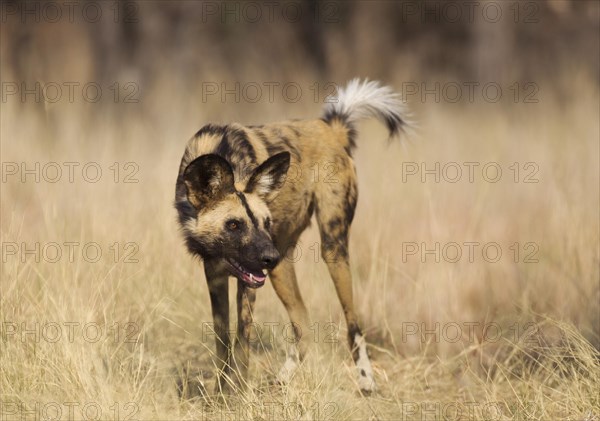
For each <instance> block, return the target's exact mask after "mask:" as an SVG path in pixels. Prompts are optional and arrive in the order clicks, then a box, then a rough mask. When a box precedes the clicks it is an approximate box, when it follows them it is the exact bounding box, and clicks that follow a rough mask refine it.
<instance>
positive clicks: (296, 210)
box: [176, 80, 405, 392]
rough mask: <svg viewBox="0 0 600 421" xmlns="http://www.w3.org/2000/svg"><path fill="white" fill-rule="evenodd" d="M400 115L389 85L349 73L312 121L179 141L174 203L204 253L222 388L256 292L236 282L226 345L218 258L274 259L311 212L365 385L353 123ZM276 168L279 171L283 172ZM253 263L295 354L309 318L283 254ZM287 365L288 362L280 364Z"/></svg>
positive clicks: (235, 370) (395, 122) (243, 364)
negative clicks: (353, 239)
mask: <svg viewBox="0 0 600 421" xmlns="http://www.w3.org/2000/svg"><path fill="white" fill-rule="evenodd" d="M403 113H404V110H403V107H402V103H401V102H400V100H399V98H398V96H397V95H396V94H394V93H393V92H392V90H391V89H390V88H388V87H382V86H380V85H379V84H378V83H377V82H368V81H365V82H360V81H358V80H354V81H352V82H350V83H349V84H348V86H347V87H346V88H345V89H343V90H340V91H339V93H338V96H337V97H336V98H331V99H330V102H329V103H328V104H327V106H326V107H325V110H324V112H323V117H322V118H320V119H315V120H301V121H285V122H279V123H271V124H265V125H261V126H249V127H245V126H242V125H239V124H229V125H223V126H217V125H207V126H204V127H203V128H202V129H201V130H199V131H198V132H197V133H196V135H195V136H194V137H192V138H191V139H190V140H189V141H188V144H187V147H186V150H185V153H184V155H183V158H182V160H181V165H180V169H179V176H178V179H177V191H176V207H177V210H178V213H179V222H180V224H181V227H182V229H183V232H184V235H185V238H186V242H187V246H188V249H189V251H190V252H191V253H193V254H195V255H198V256H200V257H201V258H202V259H203V260H204V265H205V273H206V277H207V280H208V283H209V290H210V296H211V304H212V308H213V317H214V321H215V331H216V334H217V337H218V340H217V355H218V358H219V361H220V365H219V368H220V372H219V382H218V387H219V388H220V389H221V390H223V389H227V388H228V383H227V382H226V381H225V378H226V377H227V376H232V375H233V379H234V380H236V379H237V381H238V382H241V381H242V380H243V378H244V377H245V373H246V371H247V366H248V335H249V332H248V324H249V323H250V322H251V320H252V308H253V303H254V300H255V290H253V289H252V288H248V286H247V285H245V284H244V282H242V281H241V280H240V281H239V282H238V319H239V320H238V337H237V343H236V346H235V352H233V353H232V352H231V338H229V335H228V333H227V332H228V326H229V303H228V300H227V296H228V295H227V290H228V282H227V279H228V277H229V276H230V272H228V269H227V264H226V262H225V258H233V259H234V260H237V261H243V262H244V264H245V265H249V266H252V265H253V264H254V262H255V260H256V259H260V258H261V256H263V255H264V254H265V253H267V252H265V250H267V249H268V248H269V246H271V247H274V248H275V249H276V253H275V252H273V253H275V254H273V253H272V254H271V255H272V256H276V257H277V258H276V259H275V260H279V257H281V256H286V253H287V252H288V250H289V249H290V248H293V247H294V246H295V245H296V243H297V241H298V239H299V237H300V234H301V233H302V232H303V231H304V230H305V229H306V227H307V226H308V225H309V222H310V220H311V217H312V215H313V213H314V214H315V215H316V220H317V223H318V226H319V231H320V234H321V243H322V244H321V251H322V255H323V258H324V260H325V261H326V262H327V266H328V269H329V272H330V274H331V277H332V279H333V282H334V284H335V287H336V290H337V293H338V297H339V299H340V302H341V304H342V308H343V311H344V314H345V317H346V321H347V325H348V340H349V342H350V347H351V349H352V351H353V356H354V359H355V361H356V362H357V366H358V367H360V373H359V384H360V386H361V388H362V389H363V390H364V391H367V392H370V391H372V390H374V387H375V384H374V380H373V378H372V372H370V371H369V370H370V362H369V361H368V357H367V356H366V348H365V341H364V338H363V336H362V334H361V332H360V328H359V326H358V321H357V317H356V314H355V311H354V307H353V297H352V280H351V275H350V268H349V264H348V254H349V251H348V235H349V229H350V224H351V223H352V219H353V218H354V210H355V207H356V201H357V181H356V171H355V167H354V161H353V159H352V151H353V149H354V148H355V137H356V133H355V127H354V123H355V121H356V120H358V119H360V118H364V117H369V116H374V117H378V118H379V119H381V120H382V121H383V122H385V123H386V124H387V126H388V128H389V129H390V133H391V135H395V134H397V133H398V132H399V131H400V130H401V129H402V127H403V125H404V123H405V121H404V118H403V115H404V114H403ZM215 156H216V157H215ZM219 157H220V158H219ZM221 158H222V159H221ZM227 166H229V167H230V169H227ZM281 173H283V176H285V173H287V178H285V179H284V178H282V177H281V175H282V174H281ZM230 178H231V179H230ZM231 220H234V221H236V222H235V225H236V226H237V225H242V226H243V227H244V228H245V231H244V233H241V232H239V230H238V229H237V228H236V229H235V231H236V233H235V235H237V236H238V237H236V240H235V241H232V240H231V238H230V237H228V236H230V235H232V234H231V232H229V229H228V227H229V226H228V225H227V223H228V222H227V221H231ZM256 244H259V245H260V246H257V245H256ZM253 250H254V251H253ZM253 253H254V254H253ZM267 255H268V253H267ZM253 259H254V260H253ZM266 260H269V259H266ZM271 263H272V262H271ZM275 264H276V263H275ZM257 265H258V263H257ZM258 266H260V265H258ZM258 266H256V267H258ZM262 267H267V268H268V269H269V277H270V280H271V283H272V285H273V287H274V289H275V291H276V293H277V295H278V296H279V298H280V299H281V301H282V302H283V304H284V306H285V308H286V309H287V311H288V313H289V316H290V319H291V321H292V322H293V323H294V325H295V326H296V329H295V331H296V334H297V336H298V338H297V339H298V348H297V349H293V350H291V352H290V355H292V357H293V358H299V359H301V358H302V357H303V356H304V354H305V352H306V348H307V342H308V341H307V338H306V335H304V337H302V334H301V332H308V331H309V328H308V326H309V319H308V314H307V311H306V307H305V305H304V303H303V301H302V298H301V296H300V292H299V289H298V284H297V281H296V275H295V272H294V268H293V264H292V262H291V261H290V260H289V259H286V258H282V259H281V261H280V262H279V264H277V265H276V266H275V267H272V265H271V266H269V265H263V266H262ZM365 359H366V361H365ZM359 360H360V361H359ZM295 366H297V361H290V362H288V363H286V365H285V367H288V368H289V367H295ZM365 366H366V367H367V370H366V371H368V373H366V371H365ZM285 367H284V368H285ZM286 370H288V369H287V368H286ZM288 371H289V370H288ZM291 374H293V373H288V372H285V373H283V374H282V373H280V377H281V378H282V379H283V380H287V379H288V378H289V376H290V375H291ZM224 375H227V376H224Z"/></svg>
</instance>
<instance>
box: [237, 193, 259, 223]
mask: <svg viewBox="0 0 600 421" xmlns="http://www.w3.org/2000/svg"><path fill="white" fill-rule="evenodd" d="M236 195H237V197H239V198H240V201H241V202H242V205H244V208H245V209H246V213H247V214H248V217H249V218H250V221H252V225H254V228H258V221H257V220H256V216H254V213H252V210H251V209H250V206H248V201H246V196H244V193H240V192H236Z"/></svg>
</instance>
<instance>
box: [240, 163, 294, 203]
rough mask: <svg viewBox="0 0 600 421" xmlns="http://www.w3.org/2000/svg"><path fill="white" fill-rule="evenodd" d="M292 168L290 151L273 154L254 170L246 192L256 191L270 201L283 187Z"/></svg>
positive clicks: (266, 200)
mask: <svg viewBox="0 0 600 421" xmlns="http://www.w3.org/2000/svg"><path fill="white" fill-rule="evenodd" d="M289 168H290V153H289V152H281V153H278V154H277V155H273V156H272V157H270V158H269V159H267V160H266V161H265V162H263V163H262V164H260V165H259V166H258V168H256V169H255V170H254V172H253V173H252V175H251V176H250V180H248V184H246V190H245V192H246V193H255V194H257V195H258V196H259V197H260V198H262V199H263V200H264V201H265V202H267V203H269V202H270V201H272V200H273V199H275V197H276V196H277V193H279V189H281V187H283V184H284V183H285V178H286V175H287V172H288V169H289Z"/></svg>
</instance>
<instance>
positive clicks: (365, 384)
mask: <svg viewBox="0 0 600 421" xmlns="http://www.w3.org/2000/svg"><path fill="white" fill-rule="evenodd" d="M358 387H359V388H360V390H361V391H362V392H363V393H365V394H370V393H373V392H375V391H377V384H376V383H375V379H374V378H373V373H370V374H369V373H367V372H366V371H365V370H362V369H358Z"/></svg>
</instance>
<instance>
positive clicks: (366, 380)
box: [354, 335, 377, 394]
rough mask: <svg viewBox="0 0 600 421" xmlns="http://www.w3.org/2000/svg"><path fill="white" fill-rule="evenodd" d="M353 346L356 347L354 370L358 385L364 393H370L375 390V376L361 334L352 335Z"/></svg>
mask: <svg viewBox="0 0 600 421" xmlns="http://www.w3.org/2000/svg"><path fill="white" fill-rule="evenodd" d="M354 346H355V347H357V348H358V359H357V360H356V370H357V372H358V387H360V390H361V391H363V392H364V393H367V394H368V393H372V392H375V391H376V390H377V385H376V384H375V378H374V376H373V367H371V361H370V360H369V355H368V354H367V343H366V341H365V338H364V337H363V336H362V335H356V336H355V337H354Z"/></svg>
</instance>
